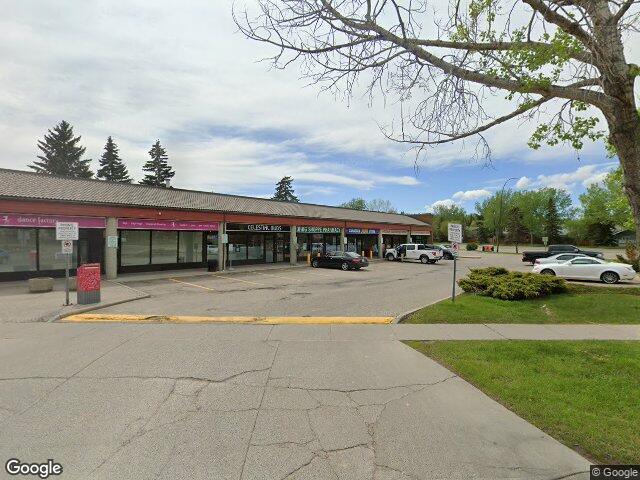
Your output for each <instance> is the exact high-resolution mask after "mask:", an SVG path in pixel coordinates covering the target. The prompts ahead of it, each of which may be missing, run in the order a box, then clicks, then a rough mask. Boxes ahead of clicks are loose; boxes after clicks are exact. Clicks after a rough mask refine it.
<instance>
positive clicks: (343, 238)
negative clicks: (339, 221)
mask: <svg viewBox="0 0 640 480" xmlns="http://www.w3.org/2000/svg"><path fill="white" fill-rule="evenodd" d="M340 250H341V251H343V252H346V251H347V229H346V228H341V229H340Z"/></svg>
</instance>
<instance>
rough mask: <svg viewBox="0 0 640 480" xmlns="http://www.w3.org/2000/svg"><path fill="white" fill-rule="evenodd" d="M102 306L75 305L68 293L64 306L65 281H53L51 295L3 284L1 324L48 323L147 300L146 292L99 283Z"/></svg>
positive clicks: (23, 283)
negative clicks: (100, 309)
mask: <svg viewBox="0 0 640 480" xmlns="http://www.w3.org/2000/svg"><path fill="white" fill-rule="evenodd" d="M101 287H102V290H101V294H100V297H101V300H102V301H101V302H100V303H93V304H90V305H76V292H69V301H70V303H72V305H69V306H64V300H65V295H64V279H63V278H57V279H55V282H54V286H53V291H52V292H47V293H29V287H28V285H27V282H26V281H20V282H6V283H2V286H1V288H0V302H1V303H2V309H0V323H24V322H49V321H53V320H56V319H58V318H60V317H63V316H66V315H71V314H73V313H82V312H85V311H88V310H96V309H99V308H104V307H107V306H111V305H117V304H119V303H124V302H129V301H132V300H137V299H139V298H146V297H148V296H149V295H148V294H146V293H145V292H142V291H139V290H136V289H134V288H131V287H128V286H126V285H123V284H121V283H119V282H116V281H110V280H104V279H103V280H102V285H101Z"/></svg>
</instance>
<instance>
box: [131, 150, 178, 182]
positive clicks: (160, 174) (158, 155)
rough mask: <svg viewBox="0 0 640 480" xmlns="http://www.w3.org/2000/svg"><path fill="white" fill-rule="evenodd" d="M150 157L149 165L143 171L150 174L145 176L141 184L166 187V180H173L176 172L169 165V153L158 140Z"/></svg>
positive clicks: (145, 165) (146, 164) (150, 151)
mask: <svg viewBox="0 0 640 480" xmlns="http://www.w3.org/2000/svg"><path fill="white" fill-rule="evenodd" d="M149 156H150V157H151V160H147V163H145V164H144V166H143V167H142V170H144V171H145V172H149V173H147V174H146V175H145V176H144V178H143V179H142V180H141V181H140V183H141V184H143V185H155V186H157V187H164V186H165V185H166V183H165V182H166V180H167V179H170V178H173V176H174V175H175V174H176V172H174V171H173V168H171V165H169V161H168V160H169V157H168V156H167V151H166V150H165V149H164V148H162V146H161V145H160V140H156V143H154V144H153V146H152V147H151V150H149Z"/></svg>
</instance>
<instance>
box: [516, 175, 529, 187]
mask: <svg viewBox="0 0 640 480" xmlns="http://www.w3.org/2000/svg"><path fill="white" fill-rule="evenodd" d="M529 185H531V179H530V178H529V177H520V180H518V181H517V182H516V188H519V189H520V190H524V189H525V188H527V187H528V186H529Z"/></svg>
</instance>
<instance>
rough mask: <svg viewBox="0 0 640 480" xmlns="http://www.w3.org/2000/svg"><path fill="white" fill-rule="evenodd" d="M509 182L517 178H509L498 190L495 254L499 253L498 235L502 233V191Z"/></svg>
mask: <svg viewBox="0 0 640 480" xmlns="http://www.w3.org/2000/svg"><path fill="white" fill-rule="evenodd" d="M511 180H517V178H514V177H510V178H507V179H506V180H505V181H504V184H503V185H502V190H500V213H499V214H498V225H497V229H496V230H497V231H496V253H498V252H499V251H500V234H501V233H502V203H503V201H504V189H505V187H506V186H507V183H509V182H510V181H511Z"/></svg>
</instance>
